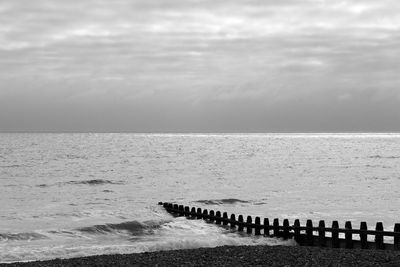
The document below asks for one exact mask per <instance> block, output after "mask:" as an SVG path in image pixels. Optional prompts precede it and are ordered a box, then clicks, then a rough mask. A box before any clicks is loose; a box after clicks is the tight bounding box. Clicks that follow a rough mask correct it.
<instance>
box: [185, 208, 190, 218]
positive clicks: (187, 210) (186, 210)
mask: <svg viewBox="0 0 400 267" xmlns="http://www.w3.org/2000/svg"><path fill="white" fill-rule="evenodd" d="M184 211H185V212H184V215H185V217H190V208H189V207H188V206H185V210H184Z"/></svg>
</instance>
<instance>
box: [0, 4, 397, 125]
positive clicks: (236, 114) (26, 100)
mask: <svg viewBox="0 0 400 267" xmlns="http://www.w3.org/2000/svg"><path fill="white" fill-rule="evenodd" d="M0 131H106V132H109V131H111V132H113V131H134V132H310V131H313V132H332V131H334V132H338V131H400V1H398V0H380V1H376V0H362V1H357V0H346V1H339V0H338V1H331V0H326V1H325V0H303V1H302V0H279V1H272V0H258V1H256V0H232V1H215V0H112V1H108V0H68V1H67V0H34V1H33V0H1V1H0Z"/></svg>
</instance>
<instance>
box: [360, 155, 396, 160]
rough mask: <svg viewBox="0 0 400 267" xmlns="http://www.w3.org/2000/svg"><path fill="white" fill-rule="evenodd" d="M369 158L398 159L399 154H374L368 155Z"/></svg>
mask: <svg viewBox="0 0 400 267" xmlns="http://www.w3.org/2000/svg"><path fill="white" fill-rule="evenodd" d="M368 158H369V159H400V156H381V155H374V156H370V157H368Z"/></svg>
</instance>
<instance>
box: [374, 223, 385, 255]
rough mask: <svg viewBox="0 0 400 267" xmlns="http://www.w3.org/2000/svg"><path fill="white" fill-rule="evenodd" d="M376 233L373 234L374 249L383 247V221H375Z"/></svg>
mask: <svg viewBox="0 0 400 267" xmlns="http://www.w3.org/2000/svg"><path fill="white" fill-rule="evenodd" d="M375 231H376V234H375V245H376V249H385V246H384V244H383V235H382V232H383V223H382V222H377V223H376V229H375Z"/></svg>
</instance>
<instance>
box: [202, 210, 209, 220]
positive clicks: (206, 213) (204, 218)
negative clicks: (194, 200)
mask: <svg viewBox="0 0 400 267" xmlns="http://www.w3.org/2000/svg"><path fill="white" fill-rule="evenodd" d="M208 218H210V217H209V216H208V210H207V209H205V210H203V220H206V221H207V219H208Z"/></svg>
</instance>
